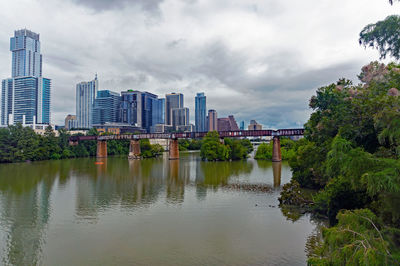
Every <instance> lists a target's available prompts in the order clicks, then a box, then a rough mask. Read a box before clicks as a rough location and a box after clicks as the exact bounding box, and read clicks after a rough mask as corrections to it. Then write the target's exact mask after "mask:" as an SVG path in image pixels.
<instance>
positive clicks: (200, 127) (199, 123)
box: [195, 92, 207, 132]
mask: <svg viewBox="0 0 400 266" xmlns="http://www.w3.org/2000/svg"><path fill="white" fill-rule="evenodd" d="M206 123H207V106H206V96H205V95H204V93H203V92H202V93H197V95H196V97H195V125H196V132H205V131H207V124H206Z"/></svg>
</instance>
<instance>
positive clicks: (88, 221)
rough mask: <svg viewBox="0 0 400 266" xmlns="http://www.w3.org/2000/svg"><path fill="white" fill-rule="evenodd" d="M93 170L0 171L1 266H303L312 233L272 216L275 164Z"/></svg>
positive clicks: (77, 162) (121, 164)
mask: <svg viewBox="0 0 400 266" xmlns="http://www.w3.org/2000/svg"><path fill="white" fill-rule="evenodd" d="M95 161H96V160H95V159H94V158H84V159H82V158H79V159H70V160H59V161H42V162H34V163H17V164H3V165H0V262H1V264H7V265H9V264H11V265H12V264H14V265H34V264H38V265H304V264H306V260H307V257H306V252H305V245H306V241H307V238H308V237H310V235H312V233H313V232H314V231H315V230H316V227H317V225H316V223H315V222H313V221H312V219H311V218H310V216H309V215H303V216H301V217H297V218H296V219H293V218H290V215H287V214H286V216H285V215H284V212H282V210H281V209H280V208H279V207H278V196H279V193H280V190H281V187H282V185H283V184H285V183H287V182H289V181H290V178H291V171H290V168H289V166H288V165H287V163H285V162H283V163H271V162H267V161H255V160H253V159H248V160H247V161H236V162H203V161H201V160H200V158H199V154H198V153H196V152H187V153H181V158H180V160H178V161H169V160H168V158H167V156H164V157H163V158H156V159H144V160H128V159H127V158H125V157H109V158H108V159H105V160H104V161H103V162H102V164H95ZM287 216H288V217H289V218H288V217H287Z"/></svg>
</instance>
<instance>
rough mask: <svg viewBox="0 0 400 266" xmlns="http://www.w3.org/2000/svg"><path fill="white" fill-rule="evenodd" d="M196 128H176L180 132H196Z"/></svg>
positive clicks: (189, 126)
mask: <svg viewBox="0 0 400 266" xmlns="http://www.w3.org/2000/svg"><path fill="white" fill-rule="evenodd" d="M194 130H195V127H194V125H193V124H188V125H181V126H177V127H176V131H178V132H194Z"/></svg>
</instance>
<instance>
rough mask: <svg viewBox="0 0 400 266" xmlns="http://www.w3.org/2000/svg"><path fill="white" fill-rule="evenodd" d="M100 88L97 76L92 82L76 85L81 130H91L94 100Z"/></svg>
mask: <svg viewBox="0 0 400 266" xmlns="http://www.w3.org/2000/svg"><path fill="white" fill-rule="evenodd" d="M98 88H99V82H98V80H97V74H96V76H95V78H94V80H92V81H88V82H86V81H82V82H80V83H78V84H76V119H77V120H78V127H79V128H91V127H92V124H93V122H92V118H93V107H94V100H95V98H96V95H97V90H98Z"/></svg>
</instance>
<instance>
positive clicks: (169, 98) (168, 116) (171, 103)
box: [165, 93, 183, 125]
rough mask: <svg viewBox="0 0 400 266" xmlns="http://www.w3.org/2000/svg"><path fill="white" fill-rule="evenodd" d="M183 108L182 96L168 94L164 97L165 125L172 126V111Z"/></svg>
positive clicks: (180, 94) (179, 94)
mask: <svg viewBox="0 0 400 266" xmlns="http://www.w3.org/2000/svg"><path fill="white" fill-rule="evenodd" d="M175 108H183V94H182V93H170V94H166V95H165V124H166V125H172V109H175Z"/></svg>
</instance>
